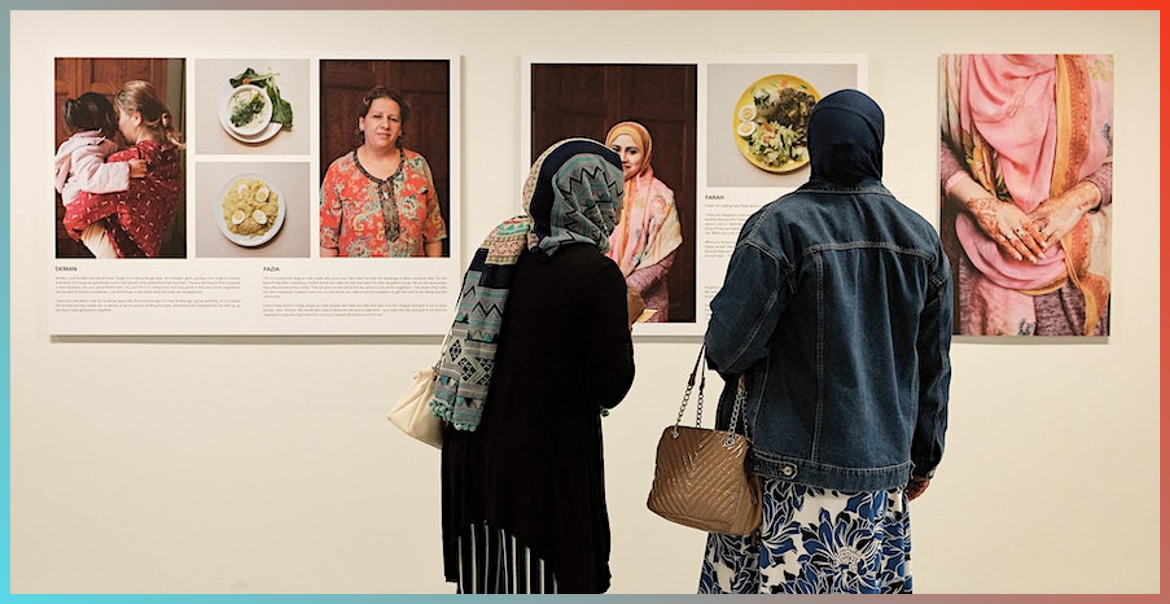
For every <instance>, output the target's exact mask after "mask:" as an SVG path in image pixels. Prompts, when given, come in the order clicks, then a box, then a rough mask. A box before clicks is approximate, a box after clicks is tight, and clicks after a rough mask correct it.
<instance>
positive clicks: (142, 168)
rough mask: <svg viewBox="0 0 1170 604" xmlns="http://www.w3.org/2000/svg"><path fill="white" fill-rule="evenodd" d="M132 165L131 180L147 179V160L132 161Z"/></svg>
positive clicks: (130, 161)
mask: <svg viewBox="0 0 1170 604" xmlns="http://www.w3.org/2000/svg"><path fill="white" fill-rule="evenodd" d="M129 163H130V178H145V177H146V160H145V159H132V160H129Z"/></svg>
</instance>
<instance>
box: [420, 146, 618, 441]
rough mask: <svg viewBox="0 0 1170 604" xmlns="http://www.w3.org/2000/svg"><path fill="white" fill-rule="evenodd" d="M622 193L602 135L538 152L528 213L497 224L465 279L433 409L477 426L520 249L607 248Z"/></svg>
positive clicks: (526, 198) (527, 187) (527, 194)
mask: <svg viewBox="0 0 1170 604" xmlns="http://www.w3.org/2000/svg"><path fill="white" fill-rule="evenodd" d="M622 195H623V188H622V169H621V160H620V159H619V158H618V155H617V154H616V153H614V152H613V151H611V150H610V149H608V148H606V147H605V145H602V144H601V143H599V142H597V141H594V140H590V139H584V138H572V139H568V140H564V141H561V142H559V143H556V144H555V145H553V146H552V147H549V149H548V150H546V151H545V152H544V153H542V154H541V155H540V157H539V158H537V160H536V162H535V163H534V164H533V165H532V170H531V171H530V172H529V174H528V179H527V181H525V183H524V191H523V208H524V211H525V212H527V215H520V216H516V217H513V218H510V219H508V220H505V221H504V222H503V223H501V224H500V225H499V226H497V227H496V228H495V229H494V230H493V231H492V232H491V233H490V234H489V235H488V236H487V238H486V239H484V242H483V244H482V245H480V247H479V249H477V250H476V252H475V257H474V258H472V260H471V266H470V267H468V269H467V273H466V274H465V275H464V277H463V289H462V290H461V291H462V293H461V294H460V297H459V306H458V308H457V309H456V312H455V322H454V323H453V324H452V325H451V332H450V333H449V335H448V336H447V342H448V345H447V348H446V350H444V351H443V357H442V360H441V361H440V364H439V378H438V383H437V384H436V386H435V398H434V400H432V401H431V404H430V407H431V411H432V412H433V413H434V414H435V415H437V416H438V417H440V418H442V419H443V420H445V421H447V422H449V423H451V424H452V425H453V426H454V427H455V428H456V429H458V430H475V429H476V427H478V426H479V421H480V418H481V417H482V416H483V407H484V402H485V401H486V400H487V394H488V387H489V386H490V385H491V377H492V367H493V366H494V364H495V357H496V346H497V340H498V339H499V335H500V326H501V324H502V323H503V319H504V307H505V304H506V302H507V300H508V292H509V291H510V290H511V287H512V280H513V278H514V277H515V271H516V262H517V261H518V260H519V259H520V255H521V253H523V251H524V249H526V248H527V249H529V250H530V251H532V252H534V253H538V254H544V255H546V256H552V255H554V254H556V253H557V250H559V249H560V247H561V246H562V245H565V244H567V243H572V242H582V243H590V244H593V245H595V246H597V248H598V249H600V250H601V251H603V252H604V251H605V250H607V249H608V248H609V234H610V233H611V232H613V228H614V217H615V216H616V215H617V214H618V212H620V211H621V203H622Z"/></svg>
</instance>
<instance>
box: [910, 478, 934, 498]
mask: <svg viewBox="0 0 1170 604" xmlns="http://www.w3.org/2000/svg"><path fill="white" fill-rule="evenodd" d="M929 486H930V479H929V478H919V477H918V476H911V477H910V482H908V483H906V498H907V499H909V500H910V501H914V500H915V499H918V496H919V495H922V494H923V493H925V492H926V487H929Z"/></svg>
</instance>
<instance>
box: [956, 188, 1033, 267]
mask: <svg viewBox="0 0 1170 604" xmlns="http://www.w3.org/2000/svg"><path fill="white" fill-rule="evenodd" d="M965 205H966V207H967V210H968V211H969V212H970V213H971V216H972V217H973V218H975V223H976V224H978V225H979V228H980V229H981V230H982V231H983V233H984V234H985V235H987V236H988V237H989V238H991V240H993V241H995V242H996V243H997V244H999V248H1000V249H1001V250H1003V251H1004V253H1006V254H1007V255H1009V256H1011V257H1012V258H1015V259H1016V260H1027V261H1028V262H1038V261H1040V260H1042V259H1043V258H1044V250H1045V249H1046V248H1047V245H1046V244H1045V241H1046V239H1045V237H1044V235H1043V234H1042V233H1041V232H1040V227H1039V226H1038V225H1037V224H1036V223H1035V222H1033V220H1032V218H1031V217H1029V216H1028V215H1027V214H1025V213H1024V212H1023V210H1021V209H1019V208H1018V207H1016V205H1015V204H1013V203H1009V202H1006V201H1002V200H1000V199H998V198H995V197H976V198H974V199H970V200H968V201H967V202H966V203H965Z"/></svg>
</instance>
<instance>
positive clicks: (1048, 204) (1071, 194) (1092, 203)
mask: <svg viewBox="0 0 1170 604" xmlns="http://www.w3.org/2000/svg"><path fill="white" fill-rule="evenodd" d="M1100 203H1101V191H1100V190H1098V189H1097V186H1096V185H1094V184H1093V183H1091V182H1081V183H1078V184H1077V185H1075V186H1073V187H1072V188H1070V189H1068V190H1067V191H1065V192H1064V193H1061V194H1060V195H1057V196H1056V197H1049V198H1048V199H1046V200H1044V201H1043V202H1042V203H1041V204H1040V205H1039V206H1037V207H1036V209H1035V210H1032V213H1031V214H1030V215H1029V218H1031V220H1032V222H1033V224H1035V225H1037V230H1038V231H1040V233H1041V236H1042V237H1043V243H1044V246H1045V247H1048V246H1050V245H1053V244H1055V243H1056V242H1057V241H1060V238H1061V237H1064V236H1065V235H1067V234H1069V232H1070V231H1072V229H1073V227H1074V226H1076V224H1077V221H1079V220H1080V219H1081V217H1082V216H1084V215H1085V214H1086V213H1087V212H1088V211H1089V210H1092V209H1093V208H1095V207H1097V206H1098V205H1100Z"/></svg>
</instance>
